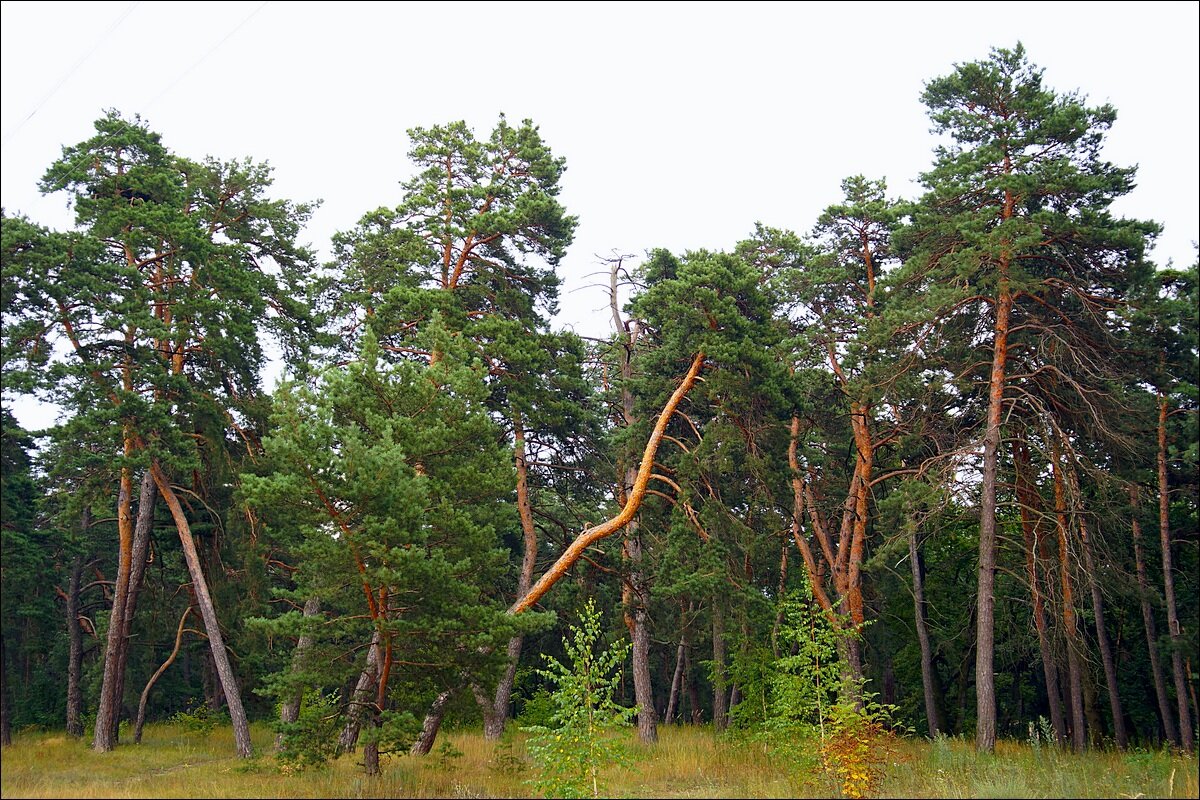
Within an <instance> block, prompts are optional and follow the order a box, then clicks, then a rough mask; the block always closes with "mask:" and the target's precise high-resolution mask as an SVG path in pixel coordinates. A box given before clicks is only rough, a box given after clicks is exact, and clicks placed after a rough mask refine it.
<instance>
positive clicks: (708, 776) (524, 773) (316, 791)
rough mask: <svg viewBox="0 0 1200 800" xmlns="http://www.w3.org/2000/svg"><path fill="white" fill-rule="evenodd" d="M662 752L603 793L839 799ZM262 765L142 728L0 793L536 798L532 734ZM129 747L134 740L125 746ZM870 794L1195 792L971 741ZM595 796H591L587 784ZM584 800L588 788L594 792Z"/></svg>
mask: <svg viewBox="0 0 1200 800" xmlns="http://www.w3.org/2000/svg"><path fill="white" fill-rule="evenodd" d="M660 732H661V736H660V741H659V743H658V745H656V746H654V747H652V748H643V747H641V746H638V745H636V744H632V743H631V748H630V749H631V755H632V756H633V758H632V762H633V766H631V767H629V768H613V769H611V770H608V771H606V772H604V773H602V774H601V783H600V793H601V796H604V797H837V796H838V787H837V785H836V783H834V782H833V781H832V780H831V779H830V778H829V777H827V776H825V775H824V774H823V773H822V772H821V770H820V769H819V765H818V762H817V761H816V759H815V758H806V757H805V756H804V755H803V751H802V750H800V751H797V752H799V753H801V754H800V755H799V756H797V757H793V758H791V759H780V758H772V757H771V756H770V755H769V754H768V753H767V751H766V750H765V748H764V747H763V746H762V745H761V743H758V742H756V741H754V740H753V739H747V738H744V737H741V738H739V737H736V736H730V735H724V736H720V737H718V736H715V735H714V734H713V732H712V730H711V728H708V727H697V728H693V727H691V726H685V727H668V726H662V727H661V728H660ZM252 735H253V739H254V745H255V748H256V751H257V752H258V753H260V755H259V756H258V757H256V758H253V759H250V760H248V761H243V760H240V759H238V758H237V757H236V756H235V754H234V747H233V736H232V732H231V730H230V729H229V728H228V727H218V728H215V729H213V730H211V731H208V732H204V731H196V730H188V729H187V728H185V727H184V726H181V725H179V724H178V723H158V724H152V725H149V726H147V728H146V732H145V736H144V737H143V741H142V743H141V744H140V745H134V744H122V745H120V746H119V747H118V748H117V749H116V750H115V751H114V752H112V753H107V754H97V753H94V752H92V751H91V750H90V749H89V748H88V745H87V742H86V740H72V739H68V738H67V737H65V736H63V735H62V734H51V733H44V732H22V733H19V734H18V735H16V736H14V741H13V745H12V746H11V747H8V748H5V749H4V751H3V760H2V762H0V795H3V797H4V798H6V799H10V798H18V797H57V798H74V797H81V798H93V797H535V796H538V795H537V792H536V790H535V787H534V786H533V785H531V783H530V781H531V780H533V779H535V778H536V777H537V772H536V770H535V768H534V767H533V765H532V762H531V760H530V758H529V756H528V754H527V753H526V752H525V747H524V743H525V739H526V735H525V734H523V733H515V734H512V735H510V736H506V738H505V739H503V740H501V741H500V742H499V743H497V742H489V741H486V740H484V738H483V736H482V734H481V733H480V732H477V731H471V730H461V731H451V732H448V733H445V734H443V735H442V736H441V737H440V738H439V743H441V744H440V746H439V747H438V748H435V750H434V752H433V753H432V754H431V755H429V756H426V757H424V758H413V757H409V756H406V755H397V756H385V757H384V758H383V769H382V774H381V775H379V776H378V777H375V778H368V777H367V776H365V775H364V774H363V772H362V766H361V762H362V756H361V752H360V753H359V754H356V755H353V756H344V757H342V758H339V759H337V760H336V761H334V762H332V763H330V764H329V765H328V766H326V767H324V768H322V769H308V770H305V771H295V770H292V769H288V768H286V767H281V765H280V764H279V762H277V761H276V759H275V758H274V756H272V755H269V753H270V747H271V744H272V735H271V732H270V731H269V729H268V728H267V726H266V725H264V724H261V723H258V724H255V725H254V726H253V729H252ZM124 741H131V737H124ZM880 766H881V767H882V768H883V772H882V774H881V778H880V782H879V783H878V785H877V787H876V793H877V794H878V795H879V796H883V797H914V798H917V797H1112V798H1123V797H1126V798H1141V797H1184V798H1188V797H1191V798H1195V797H1197V795H1198V793H1200V786H1198V778H1197V763H1196V758H1195V757H1194V756H1182V755H1177V754H1176V755H1172V754H1170V753H1167V752H1163V751H1132V752H1127V753H1117V752H1111V751H1095V752H1090V753H1087V754H1085V755H1081V756H1076V755H1071V754H1067V753H1062V752H1059V751H1057V750H1055V749H1053V748H1048V747H1046V746H1045V745H1041V746H1038V745H1037V743H1036V742H1034V743H1030V742H1015V741H1002V742H1000V743H999V744H998V746H997V748H996V753H995V754H994V755H982V756H981V755H977V754H976V753H975V751H974V749H973V747H972V745H971V743H970V742H969V741H967V740H960V739H940V740H937V741H933V742H930V741H928V740H926V739H921V738H919V737H909V738H907V739H901V740H898V741H896V742H895V744H894V746H893V748H892V752H891V753H890V755H889V756H888V758H887V761H886V763H885V764H883V763H881V764H880ZM589 789H590V787H589ZM589 794H590V791H589Z"/></svg>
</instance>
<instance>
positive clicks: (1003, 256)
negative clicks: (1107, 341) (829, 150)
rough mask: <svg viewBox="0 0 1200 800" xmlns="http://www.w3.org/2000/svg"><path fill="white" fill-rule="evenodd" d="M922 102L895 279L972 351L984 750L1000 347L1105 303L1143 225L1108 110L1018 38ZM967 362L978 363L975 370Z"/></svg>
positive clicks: (1004, 388) (964, 370)
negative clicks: (1055, 85)
mask: <svg viewBox="0 0 1200 800" xmlns="http://www.w3.org/2000/svg"><path fill="white" fill-rule="evenodd" d="M922 101H923V102H924V103H925V105H926V106H927V107H928V109H929V115H930V118H931V119H932V121H933V123H934V130H935V132H937V133H939V134H942V135H944V136H945V137H946V142H947V143H946V144H944V145H941V146H939V147H938V148H937V150H936V155H935V161H934V166H933V168H932V169H931V170H930V171H929V172H927V173H925V174H924V175H922V177H921V180H922V183H923V184H924V185H925V187H926V189H927V192H926V194H925V195H924V196H923V197H922V198H921V200H920V202H919V203H918V204H917V205H916V207H915V208H914V217H913V222H912V225H911V226H910V227H909V229H908V230H907V231H905V232H904V238H905V239H906V242H907V244H908V246H909V247H910V248H911V249H910V253H911V254H910V256H909V258H908V260H907V261H906V263H905V264H904V267H903V272H902V274H901V275H900V276H898V278H899V281H900V282H901V284H902V285H903V286H904V287H905V291H906V293H909V294H908V297H909V299H910V301H911V302H912V303H913V304H914V308H918V309H920V311H919V312H918V313H923V314H924V315H925V316H926V318H927V319H929V320H931V321H933V322H934V324H936V325H941V326H950V327H955V328H956V329H957V330H959V331H961V332H962V333H963V335H964V336H965V337H966V339H965V340H966V341H969V342H970V343H971V345H972V347H973V348H974V349H975V350H977V351H979V352H967V353H964V355H965V357H966V358H967V359H969V360H967V361H966V362H965V363H959V364H955V365H953V366H952V367H951V371H952V372H953V373H954V374H957V375H965V376H970V377H973V378H974V380H975V381H976V385H977V386H978V388H979V391H980V392H981V394H982V398H981V400H982V405H983V407H984V409H983V413H982V414H981V416H982V419H983V422H982V425H981V427H980V429H978V430H977V432H976V435H977V436H978V440H979V441H980V442H981V443H982V451H983V452H982V459H981V463H980V492H981V495H980V512H979V514H980V516H979V565H978V581H977V584H978V594H977V607H978V613H977V616H976V661H975V690H976V706H977V708H976V720H977V723H976V746H977V747H978V749H979V750H981V751H984V752H991V751H992V750H993V749H994V747H995V741H996V691H995V670H994V652H995V621H994V608H995V599H996V598H995V574H996V569H997V563H996V555H997V537H996V508H997V472H998V466H999V456H1000V448H1001V443H1002V439H1003V431H1002V429H1003V421H1004V418H1005V410H1006V409H1007V408H1009V407H1010V405H1011V403H1012V400H1013V397H1012V390H1013V389H1014V388H1015V387H1014V386H1013V384H1012V378H1011V376H1010V367H1011V365H1010V352H1011V347H1012V346H1013V345H1014V344H1017V343H1018V340H1020V341H1024V340H1026V338H1027V337H1028V338H1033V336H1034V334H1033V333H1032V332H1031V331H1036V332H1037V333H1038V334H1041V335H1043V336H1044V337H1045V339H1047V340H1055V341H1057V342H1058V343H1059V344H1060V345H1061V346H1062V347H1063V348H1069V347H1071V346H1074V345H1076V344H1077V342H1076V341H1075V340H1073V339H1072V337H1071V331H1072V329H1071V325H1070V324H1067V325H1066V326H1065V328H1064V327H1062V326H1060V323H1061V322H1062V320H1064V319H1065V320H1071V319H1072V318H1073V317H1072V314H1071V312H1073V311H1074V312H1082V313H1081V314H1078V316H1079V317H1080V318H1082V319H1085V320H1086V319H1090V318H1092V317H1094V316H1095V315H1103V314H1104V313H1105V312H1106V311H1107V310H1109V309H1111V305H1112V301H1113V299H1114V298H1113V287H1119V286H1121V285H1122V284H1123V283H1124V282H1125V281H1126V280H1127V278H1128V276H1129V273H1130V272H1134V271H1137V270H1140V269H1143V268H1144V262H1143V261H1142V254H1143V251H1144V248H1145V245H1146V242H1147V240H1148V238H1149V237H1150V236H1152V235H1153V234H1154V233H1155V232H1156V230H1157V227H1156V226H1155V225H1153V224H1149V223H1142V222H1137V221H1130V220H1124V219H1117V218H1114V217H1113V216H1112V214H1111V213H1110V211H1109V206H1110V205H1111V204H1112V202H1113V201H1114V200H1115V199H1117V198H1118V197H1120V196H1122V195H1124V194H1126V193H1127V192H1129V191H1130V190H1131V189H1132V188H1133V175H1134V170H1133V169H1132V168H1121V167H1116V166H1114V165H1112V164H1110V163H1108V162H1105V161H1103V160H1102V159H1101V158H1100V148H1101V145H1102V143H1103V138H1104V134H1105V132H1106V131H1107V130H1108V128H1109V127H1110V126H1111V125H1112V123H1113V121H1114V119H1115V118H1116V112H1115V111H1114V110H1113V108H1112V107H1111V106H1108V105H1103V106H1097V107H1089V106H1087V105H1085V103H1084V100H1083V98H1081V97H1079V96H1078V95H1076V94H1074V93H1072V94H1062V95H1060V94H1058V93H1056V92H1054V91H1053V90H1051V89H1049V88H1046V87H1045V86H1043V83H1042V71H1041V70H1040V69H1038V68H1036V67H1035V66H1033V65H1032V64H1030V63H1029V61H1028V59H1027V58H1026V55H1025V50H1024V48H1023V47H1022V46H1021V45H1020V44H1018V45H1017V46H1016V47H1015V48H1013V49H1011V50H1007V49H994V50H993V51H992V53H991V56H990V57H989V58H988V59H986V60H984V61H977V62H972V63H967V64H961V65H958V66H956V68H955V69H954V71H953V72H952V73H950V74H949V75H947V76H945V77H941V78H937V79H935V80H932V81H930V82H929V83H928V84H927V85H926V87H925V91H924V93H923V94H922ZM1063 330H1065V331H1066V333H1063ZM1017 332H1021V335H1020V336H1019V337H1018V340H1014V338H1013V337H1014V334H1015V333H1017ZM979 362H982V363H987V364H990V367H989V368H988V369H986V371H978V370H975V369H974V368H973V367H972V364H973V363H979ZM1057 368H1058V369H1060V370H1061V367H1057Z"/></svg>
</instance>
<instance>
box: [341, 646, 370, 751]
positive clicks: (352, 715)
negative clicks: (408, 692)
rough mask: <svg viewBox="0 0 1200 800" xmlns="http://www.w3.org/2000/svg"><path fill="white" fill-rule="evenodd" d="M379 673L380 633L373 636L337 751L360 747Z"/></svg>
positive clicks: (351, 696) (352, 749)
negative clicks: (359, 737) (363, 725)
mask: <svg viewBox="0 0 1200 800" xmlns="http://www.w3.org/2000/svg"><path fill="white" fill-rule="evenodd" d="M378 673H379V631H375V632H374V633H373V634H371V646H370V647H369V648H367V663H366V666H364V667H363V671H362V672H361V673H359V676H358V683H357V684H356V685H355V687H354V691H353V692H352V693H351V695H350V706H349V708H347V710H346V724H345V726H344V727H343V728H342V733H341V735H340V736H338V746H337V751H338V752H339V753H353V752H354V748H355V747H356V746H357V745H358V732H359V730H360V729H361V728H362V715H363V709H364V708H366V707H367V705H368V704H370V702H371V690H372V689H373V688H374V687H375V679H376V678H377V677H378Z"/></svg>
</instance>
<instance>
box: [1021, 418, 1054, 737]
mask: <svg viewBox="0 0 1200 800" xmlns="http://www.w3.org/2000/svg"><path fill="white" fill-rule="evenodd" d="M1012 449H1013V470H1014V473H1015V478H1016V493H1017V502H1018V504H1019V505H1020V508H1021V532H1022V535H1023V539H1024V542H1025V574H1026V577H1027V578H1028V579H1029V597H1030V600H1031V601H1032V606H1033V625H1034V628H1035V629H1036V630H1037V637H1038V650H1039V651H1040V653H1041V657H1042V677H1043V678H1044V680H1045V682H1046V703H1047V705H1048V706H1049V707H1050V724H1051V725H1052V726H1053V727H1054V736H1055V738H1056V739H1057V740H1058V744H1059V746H1060V747H1065V746H1066V743H1067V721H1066V719H1065V718H1064V716H1063V708H1062V692H1061V690H1060V689H1059V686H1058V666H1057V665H1056V664H1055V662H1054V652H1053V648H1052V647H1051V642H1050V632H1049V629H1048V627H1047V625H1046V608H1045V602H1044V598H1043V597H1042V579H1041V577H1040V575H1039V574H1038V552H1039V549H1040V547H1041V542H1040V538H1041V536H1040V534H1041V532H1042V523H1041V519H1042V499H1041V495H1039V494H1038V492H1037V490H1036V489H1035V488H1034V486H1033V483H1032V481H1031V480H1030V478H1029V472H1030V465H1029V449H1028V448H1027V447H1026V446H1025V443H1024V442H1023V441H1020V440H1013V445H1012Z"/></svg>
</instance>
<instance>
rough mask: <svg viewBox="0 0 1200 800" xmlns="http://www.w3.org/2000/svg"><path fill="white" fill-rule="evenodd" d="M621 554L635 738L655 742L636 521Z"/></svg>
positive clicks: (627, 532)
mask: <svg viewBox="0 0 1200 800" xmlns="http://www.w3.org/2000/svg"><path fill="white" fill-rule="evenodd" d="M632 478H633V470H629V471H628V472H627V473H626V481H627V482H626V486H631V485H632V480H631V479H632ZM625 553H626V555H627V556H628V558H629V565H630V566H629V583H630V588H631V589H632V591H631V592H630V595H631V597H630V599H631V601H632V603H633V609H632V613H631V616H632V619H633V631H632V633H633V693H634V702H635V703H636V704H637V709H638V712H637V726H638V739H639V740H641V741H642V742H643V743H646V744H653V743H654V742H657V741H658V720H657V714H656V712H655V708H654V689H653V685H652V684H651V680H650V624H649V623H650V620H649V614H648V613H647V611H646V605H647V603H648V601H649V599H650V598H649V592H648V591H647V589H646V585H645V581H646V579H645V575H644V574H643V571H642V537H641V533H640V531H639V530H638V524H637V520H632V521H630V523H629V525H628V526H627V527H626V529H625Z"/></svg>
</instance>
